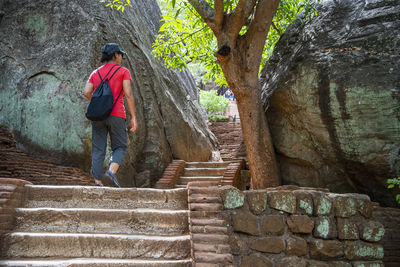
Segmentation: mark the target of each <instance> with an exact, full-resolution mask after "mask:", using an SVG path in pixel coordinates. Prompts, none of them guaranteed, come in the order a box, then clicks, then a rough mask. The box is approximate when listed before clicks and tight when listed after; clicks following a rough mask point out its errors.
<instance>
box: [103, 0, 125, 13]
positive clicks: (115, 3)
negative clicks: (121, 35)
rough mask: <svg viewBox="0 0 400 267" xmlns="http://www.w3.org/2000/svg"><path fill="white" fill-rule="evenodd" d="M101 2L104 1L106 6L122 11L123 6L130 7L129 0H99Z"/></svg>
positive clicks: (123, 9)
mask: <svg viewBox="0 0 400 267" xmlns="http://www.w3.org/2000/svg"><path fill="white" fill-rule="evenodd" d="M99 1H100V2H101V3H106V7H110V8H111V9H116V10H118V11H121V12H124V11H125V7H132V5H131V0H99Z"/></svg>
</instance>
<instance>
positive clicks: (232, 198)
mask: <svg viewBox="0 0 400 267" xmlns="http://www.w3.org/2000/svg"><path fill="white" fill-rule="evenodd" d="M221 198H222V203H223V204H224V208H226V209H236V208H240V207H242V206H243V204H244V199H245V198H244V193H243V192H242V191H240V190H239V189H237V188H236V187H233V186H231V185H226V186H223V187H221Z"/></svg>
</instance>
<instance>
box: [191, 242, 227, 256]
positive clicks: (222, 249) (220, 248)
mask: <svg viewBox="0 0 400 267" xmlns="http://www.w3.org/2000/svg"><path fill="white" fill-rule="evenodd" d="M193 249H194V251H195V253H196V252H212V253H218V254H224V253H231V247H230V246H229V245H228V244H193Z"/></svg>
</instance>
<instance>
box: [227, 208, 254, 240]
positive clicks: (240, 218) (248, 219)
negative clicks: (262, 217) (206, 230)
mask: <svg viewBox="0 0 400 267" xmlns="http://www.w3.org/2000/svg"><path fill="white" fill-rule="evenodd" d="M232 220H233V229H234V230H235V231H236V232H242V233H246V234H249V235H259V233H260V230H259V226H258V220H257V216H255V215H253V214H252V213H250V212H249V211H234V212H233V213H232Z"/></svg>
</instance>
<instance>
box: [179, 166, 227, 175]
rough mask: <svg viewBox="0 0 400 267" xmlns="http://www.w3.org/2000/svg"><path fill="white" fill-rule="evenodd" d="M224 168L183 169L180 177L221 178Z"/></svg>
mask: <svg viewBox="0 0 400 267" xmlns="http://www.w3.org/2000/svg"><path fill="white" fill-rule="evenodd" d="M225 169H226V168H185V169H184V171H183V175H182V176H221V175H224V172H225Z"/></svg>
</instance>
